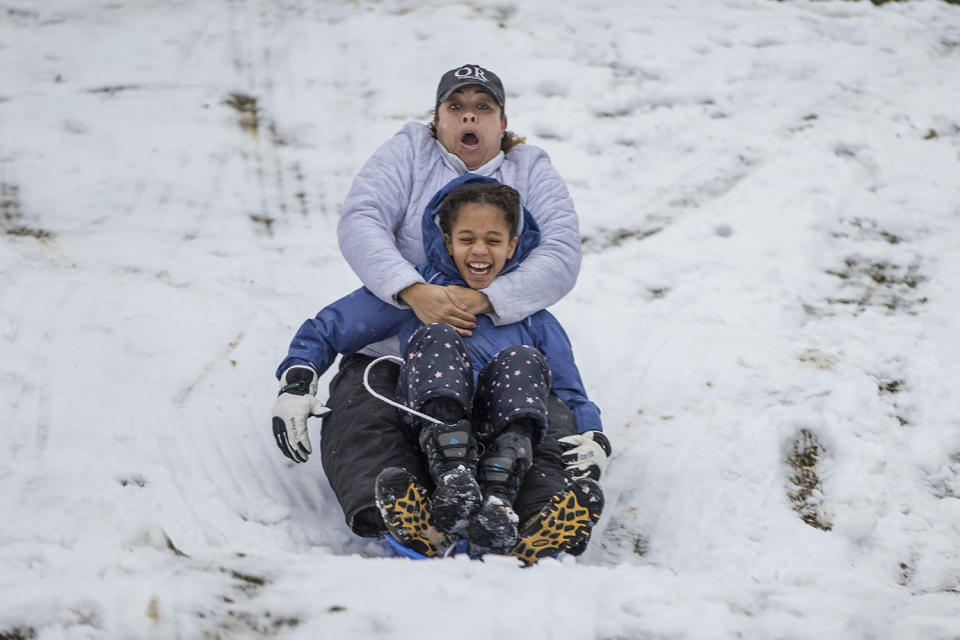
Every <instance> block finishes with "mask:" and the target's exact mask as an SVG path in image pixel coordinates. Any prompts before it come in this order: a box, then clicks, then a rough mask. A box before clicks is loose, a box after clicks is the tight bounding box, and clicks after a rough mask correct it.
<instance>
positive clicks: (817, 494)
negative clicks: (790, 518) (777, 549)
mask: <svg viewBox="0 0 960 640" xmlns="http://www.w3.org/2000/svg"><path fill="white" fill-rule="evenodd" d="M823 455H824V449H823V446H822V445H821V444H820V442H819V441H818V440H817V438H816V436H814V435H813V433H812V432H810V431H808V430H807V429H801V430H800V432H799V433H798V434H797V436H796V438H795V439H794V441H793V442H792V443H791V446H790V450H789V451H787V455H786V463H787V466H788V467H789V468H790V476H789V478H788V480H787V497H788V498H790V502H792V503H793V510H794V511H796V512H797V513H798V514H799V515H800V519H801V520H803V521H804V522H805V523H807V524H808V525H810V526H811V527H814V528H815V529H820V530H822V531H830V530H831V529H832V528H833V525H832V523H831V522H830V519H829V517H828V516H827V514H826V512H825V511H824V510H823V486H822V482H821V480H820V476H819V474H818V472H817V464H818V463H819V462H820V460H821V458H822V457H823Z"/></svg>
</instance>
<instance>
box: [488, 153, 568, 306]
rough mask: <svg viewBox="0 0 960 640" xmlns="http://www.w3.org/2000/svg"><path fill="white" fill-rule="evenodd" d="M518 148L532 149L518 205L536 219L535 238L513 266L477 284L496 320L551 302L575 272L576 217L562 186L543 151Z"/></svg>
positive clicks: (564, 293)
mask: <svg viewBox="0 0 960 640" xmlns="http://www.w3.org/2000/svg"><path fill="white" fill-rule="evenodd" d="M522 146H524V147H526V146H527V145H522ZM519 151H520V148H519V147H517V148H515V149H512V150H511V151H510V153H517V152H519ZM524 152H525V153H527V154H528V155H532V164H531V166H530V170H529V175H528V180H529V184H528V188H527V193H526V196H525V200H524V205H525V206H526V207H527V209H529V210H530V212H531V213H532V214H533V216H534V218H535V219H536V220H537V224H539V225H540V244H539V246H537V247H536V248H535V249H534V250H533V251H531V252H530V255H529V256H527V257H526V259H525V260H524V261H523V262H522V263H521V264H520V265H519V266H518V267H517V269H515V270H514V271H512V272H510V273H508V274H506V275H503V276H500V277H498V278H496V279H495V280H494V281H493V282H492V283H491V284H490V286H488V287H487V288H486V289H484V290H483V293H485V294H486V296H487V298H488V299H489V301H490V304H491V305H492V306H493V309H494V310H495V314H494V315H492V318H493V321H494V323H495V324H498V325H501V324H509V323H512V322H519V321H520V320H522V319H523V318H526V317H527V316H529V315H532V314H533V313H535V312H537V311H539V310H541V309H546V308H547V307H549V306H551V305H552V304H554V303H556V302H557V301H558V300H560V299H561V298H562V297H563V296H565V295H566V294H567V293H569V292H570V290H571V289H573V285H574V284H576V282H577V275H578V274H579V273H580V260H581V255H580V223H579V221H578V218H577V212H576V209H575V208H574V206H573V200H572V199H571V198H570V194H569V193H568V191H567V187H566V185H565V184H564V182H563V179H562V178H561V177H560V175H559V174H558V173H557V172H556V170H555V169H554V168H553V165H551V164H550V159H549V157H548V156H547V154H546V152H544V151H543V150H541V149H537V148H536V147H531V148H530V149H527V150H524ZM514 186H515V185H514Z"/></svg>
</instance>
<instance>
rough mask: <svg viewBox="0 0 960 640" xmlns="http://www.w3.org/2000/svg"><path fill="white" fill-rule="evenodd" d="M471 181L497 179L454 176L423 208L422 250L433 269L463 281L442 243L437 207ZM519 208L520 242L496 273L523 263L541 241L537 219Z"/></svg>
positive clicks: (509, 269)
mask: <svg viewBox="0 0 960 640" xmlns="http://www.w3.org/2000/svg"><path fill="white" fill-rule="evenodd" d="M472 182H478V183H484V184H486V183H494V184H497V181H496V180H494V179H493V178H488V177H486V176H480V175H477V174H474V173H465V174H463V175H462V176H458V177H456V178H454V179H453V180H451V181H450V182H448V183H447V184H446V185H444V187H443V188H442V189H440V190H439V191H437V193H436V194H434V196H433V198H431V199H430V202H429V203H428V204H427V208H426V209H424V211H423V222H422V232H423V250H424V252H425V253H426V254H427V260H428V261H429V262H430V264H431V265H432V266H433V267H434V268H435V269H437V270H438V271H440V272H442V273H443V274H445V275H447V276H449V277H451V278H456V279H457V280H462V278H461V276H460V272H459V271H457V267H456V265H455V264H454V263H453V258H452V257H450V254H449V253H447V248H446V247H445V246H443V231H441V230H440V221H439V220H438V219H437V210H438V209H439V208H440V204H441V203H442V202H443V199H444V198H445V197H447V194H448V193H450V192H451V191H453V190H454V189H456V188H457V187H459V186H460V185H463V184H469V183H472ZM521 208H522V209H523V215H522V216H521V218H520V223H519V225H518V228H517V235H518V236H519V237H520V242H519V243H517V250H516V251H515V252H514V254H513V257H512V258H510V259H509V260H507V263H506V264H505V265H504V266H503V271H501V272H500V274H499V275H503V274H505V273H510V272H511V271H513V270H514V269H516V268H517V265H518V264H520V263H521V262H523V260H524V259H525V258H526V257H527V256H528V255H529V254H530V252H531V251H533V249H534V247H536V246H537V245H538V244H540V227H539V226H538V225H537V221H536V220H534V219H533V215H532V214H531V213H530V212H529V211H528V210H527V208H526V207H523V206H521ZM498 277H499V276H498Z"/></svg>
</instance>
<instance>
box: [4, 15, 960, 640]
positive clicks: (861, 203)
mask: <svg viewBox="0 0 960 640" xmlns="http://www.w3.org/2000/svg"><path fill="white" fill-rule="evenodd" d="M472 62H476V63H479V64H483V65H485V66H488V67H489V68H491V69H493V70H495V71H497V72H498V73H499V74H500V75H501V77H502V78H503V79H504V82H505V85H506V88H507V93H508V99H507V114H508V116H509V119H510V128H511V129H513V130H514V131H517V132H519V133H521V134H525V135H526V136H528V139H529V141H530V142H532V143H534V144H537V145H539V146H542V147H544V148H545V149H547V150H548V151H549V152H550V154H551V156H552V158H553V160H554V164H555V165H556V166H557V168H558V170H559V171H560V172H561V174H562V175H563V176H564V177H565V178H566V179H567V181H568V184H569V186H570V189H571V192H572V194H573V196H574V198H575V201H576V203H577V206H578V210H579V212H580V216H581V223H582V230H583V235H584V239H585V244H584V251H585V261H584V265H583V270H582V272H581V278H580V281H579V283H578V285H577V288H576V289H575V290H574V292H573V293H572V294H571V295H569V296H568V297H567V298H566V299H564V300H563V301H562V302H561V303H560V304H559V305H557V306H556V308H555V309H554V311H555V313H556V314H557V315H558V316H560V318H561V319H562V320H563V322H564V323H565V325H566V327H567V329H568V332H569V333H570V335H571V338H572V340H573V342H574V346H575V348H576V352H577V355H578V360H579V363H580V366H581V369H582V371H583V375H584V379H585V380H586V382H587V385H588V390H589V391H590V393H591V395H592V397H593V398H594V399H595V401H596V402H597V403H598V404H599V405H600V406H601V408H602V409H603V411H604V419H605V424H606V430H607V432H608V434H609V435H610V437H611V439H612V440H613V442H614V446H615V448H616V458H615V461H614V463H613V465H612V466H611V469H610V472H609V474H608V477H607V478H606V479H605V487H606V491H607V499H608V509H607V511H606V513H605V514H604V517H603V519H602V520H601V523H600V526H599V529H598V530H597V532H596V535H595V538H594V541H593V543H592V545H591V548H590V549H589V550H588V552H587V554H586V555H584V556H583V557H582V558H580V559H579V560H577V561H574V560H573V559H571V558H568V559H565V560H563V561H546V562H543V563H541V564H540V565H538V566H536V567H534V568H531V569H526V570H521V569H519V568H517V567H516V565H515V564H514V563H513V562H511V561H509V560H508V559H505V558H501V559H492V560H490V561H487V562H485V563H476V562H470V561H468V560H465V559H454V560H450V561H444V562H421V563H416V562H411V561H407V560H401V559H396V558H390V557H387V554H386V553H385V552H384V551H383V550H382V549H381V548H380V547H379V546H377V545H376V544H374V543H369V542H366V541H363V540H359V539H357V538H354V537H352V535H351V534H350V532H349V531H348V530H347V528H346V526H345V525H344V524H343V523H342V520H341V517H340V513H339V510H338V508H337V506H336V504H335V502H334V501H333V498H332V495H331V493H330V491H329V488H328V487H327V485H326V481H325V479H324V477H323V472H322V469H321V468H320V464H319V460H311V462H310V463H308V464H306V465H301V466H297V467H294V466H292V463H291V464H288V463H287V460H286V458H284V457H282V456H281V455H280V453H279V452H278V451H277V450H276V447H275V445H274V443H273V441H272V438H271V434H270V429H269V415H270V409H271V407H272V403H273V399H274V397H275V394H276V383H275V380H274V379H273V377H272V376H273V371H274V368H275V366H276V364H277V362H278V361H279V359H280V358H281V356H282V354H283V353H284V351H285V349H286V345H287V343H288V341H289V339H290V337H291V336H292V334H293V331H294V329H295V327H296V326H298V325H299V323H300V322H301V321H302V320H303V319H304V318H305V317H307V316H309V315H312V314H313V313H314V312H315V311H316V310H317V309H318V308H320V307H321V306H323V305H324V304H326V303H327V302H329V301H331V300H333V299H334V298H336V297H339V296H340V295H342V294H343V293H345V292H347V291H349V290H351V289H352V288H353V287H355V286H356V285H357V280H356V278H355V276H354V275H353V274H352V272H351V271H350V270H349V268H348V267H347V266H346V265H345V263H344V261H343V260H342V258H341V257H340V255H339V251H338V248H337V245H336V240H335V233H334V231H335V225H336V220H337V215H338V212H339V203H340V202H341V199H342V197H343V196H344V194H345V193H346V191H347V188H348V187H349V184H350V180H351V179H352V176H353V175H354V173H355V172H356V171H357V169H358V168H359V166H360V164H361V163H362V162H363V161H364V160H365V159H366V158H367V157H368V156H369V154H370V153H372V151H373V150H374V149H375V148H376V147H377V145H379V144H380V143H382V142H383V141H384V140H386V139H387V138H388V137H389V136H390V135H392V134H393V133H394V132H395V131H396V130H398V129H399V128H400V126H401V125H402V124H403V123H404V122H406V121H409V120H423V121H425V120H426V119H427V117H428V116H427V112H428V110H429V109H430V108H431V107H432V97H433V93H434V91H435V87H436V82H437V80H438V79H439V76H440V74H441V73H442V72H443V71H445V70H447V69H449V68H452V67H454V66H456V65H459V64H463V63H472ZM958 105H960V7H958V6H956V5H952V4H948V3H945V2H940V1H937V0H914V1H910V2H897V3H888V4H883V5H882V6H874V5H873V4H871V3H868V2H840V1H801V0H795V1H786V2H767V1H761V0H718V1H716V2H694V1H692V0H686V1H685V0H645V1H643V2H633V3H625V2H614V1H612V0H609V1H606V0H605V1H600V0H595V1H593V2H590V3H584V4H583V5H582V6H581V5H576V6H575V5H574V4H573V3H556V2H548V1H546V0H535V1H530V2H523V3H516V4H510V3H502V4H496V5H490V4H487V3H480V2H476V3H459V4H449V3H445V2H439V1H428V0H422V1H417V0H384V1H383V2H372V1H365V0H361V1H359V2H333V1H325V2H320V1H318V2H309V1H307V0H282V1H276V0H260V1H257V0H232V1H222V2H203V3H190V2H177V1H175V0H153V1H151V2H139V3H110V2H89V1H80V0H73V1H70V0H58V1H56V2H45V3H33V2H27V1H25V0H7V1H6V2H2V3H0V638H3V639H4V640H7V639H19V638H42V639H47V638H49V639H54V638H260V637H279V638H345V637H359V638H390V639H411V640H433V639H440V638H450V637H456V638H458V639H463V640H467V639H472V638H477V639H484V640H485V639H487V638H490V637H504V638H524V639H525V640H534V639H539V638H542V639H545V640H546V639H550V640H553V639H557V638H570V639H586V638H591V639H592V638H596V639H598V640H600V639H603V640H613V639H627V638H631V639H632V638H690V639H700V638H724V639H726V638H763V639H769V638H810V637H816V638H890V639H897V640H900V639H903V638H925V639H926V638H931V639H933V638H942V639H955V638H957V637H958V634H960V622H958V620H960V399H958V386H960V337H958V320H957V318H958V315H960V107H958ZM329 378H330V375H329V374H328V375H327V376H325V378H324V379H325V381H326V380H329ZM314 437H317V435H315V436H314Z"/></svg>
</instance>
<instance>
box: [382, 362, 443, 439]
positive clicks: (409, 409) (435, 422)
mask: <svg viewBox="0 0 960 640" xmlns="http://www.w3.org/2000/svg"><path fill="white" fill-rule="evenodd" d="M381 360H390V361H391V362H396V363H397V364H399V365H401V366H403V358H401V357H399V356H380V357H379V358H377V359H376V360H373V361H371V362H370V364H368V365H367V368H366V369H364V370H363V386H364V387H366V389H367V391H369V392H370V395H372V396H373V397H374V398H376V399H377V400H382V401H384V402H386V403H387V404H389V405H390V406H392V407H396V408H397V409H400V410H401V411H406V412H407V413H409V414H411V415H414V416H417V417H418V418H421V419H423V420H428V421H430V422H432V423H433V424H443V422H441V421H439V420H437V419H436V418H431V417H430V416H428V415H426V414H425V413H420V412H419V411H414V410H413V409H411V408H410V407H407V406H404V405H402V404H400V403H399V402H394V401H393V400H391V399H390V398H387V397H385V396H382V395H380V394H379V393H377V392H376V391H374V390H373V387H371V386H370V380H369V376H370V369H372V368H373V365H375V364H377V363H378V362H380V361H381Z"/></svg>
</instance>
